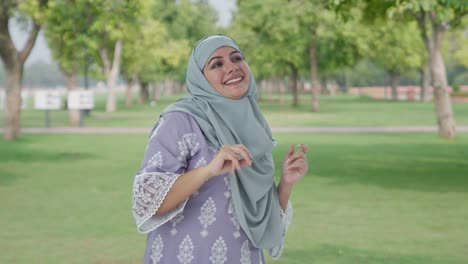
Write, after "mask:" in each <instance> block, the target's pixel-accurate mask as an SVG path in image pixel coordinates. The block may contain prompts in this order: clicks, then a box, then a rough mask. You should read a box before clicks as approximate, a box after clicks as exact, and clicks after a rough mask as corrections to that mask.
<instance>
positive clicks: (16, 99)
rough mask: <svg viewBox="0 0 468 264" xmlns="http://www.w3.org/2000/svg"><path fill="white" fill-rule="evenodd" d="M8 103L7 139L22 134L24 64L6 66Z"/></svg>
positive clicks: (6, 112)
mask: <svg viewBox="0 0 468 264" xmlns="http://www.w3.org/2000/svg"><path fill="white" fill-rule="evenodd" d="M5 68H6V73H7V76H6V94H5V96H6V105H5V109H4V110H5V113H4V121H3V126H4V131H5V134H4V137H5V140H8V141H9V140H13V139H16V138H18V137H19V136H20V121H21V120H20V119H21V80H22V75H23V66H22V65H18V64H16V63H15V64H13V65H9V66H6V65H5Z"/></svg>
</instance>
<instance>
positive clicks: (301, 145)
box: [297, 144, 309, 153]
mask: <svg viewBox="0 0 468 264" xmlns="http://www.w3.org/2000/svg"><path fill="white" fill-rule="evenodd" d="M297 146H298V147H299V151H301V152H304V153H307V151H309V147H308V146H307V145H306V144H298V145H297Z"/></svg>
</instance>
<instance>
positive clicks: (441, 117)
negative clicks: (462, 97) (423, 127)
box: [329, 0, 468, 139]
mask: <svg viewBox="0 0 468 264" xmlns="http://www.w3.org/2000/svg"><path fill="white" fill-rule="evenodd" d="M329 3H330V5H331V6H332V7H333V8H334V9H335V10H336V11H338V12H339V13H342V14H343V13H344V14H346V13H348V12H349V10H350V9H351V8H353V7H355V6H359V7H361V6H363V12H364V13H365V14H366V15H367V16H368V17H371V18H372V17H384V16H388V17H389V18H404V19H413V20H415V21H416V22H417V23H418V27H419V29H420V32H421V36H422V39H423V41H424V44H425V47H426V50H427V52H428V55H429V64H430V70H431V76H432V85H433V87H434V104H435V108H436V115H437V124H438V130H439V135H440V136H441V137H444V138H448V139H452V138H454V137H455V133H456V132H455V119H454V117H453V110H452V102H451V99H450V96H449V92H448V89H447V76H446V68H445V64H444V60H443V57H442V52H441V50H442V42H443V39H444V34H445V32H446V31H447V30H448V29H450V28H455V27H457V26H458V25H459V24H460V21H461V20H462V19H463V17H464V16H466V15H467V14H468V2H466V1H456V0H387V1H380V0H370V1H359V0H353V1H344V0H329Z"/></svg>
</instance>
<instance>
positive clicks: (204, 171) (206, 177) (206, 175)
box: [197, 165, 214, 182]
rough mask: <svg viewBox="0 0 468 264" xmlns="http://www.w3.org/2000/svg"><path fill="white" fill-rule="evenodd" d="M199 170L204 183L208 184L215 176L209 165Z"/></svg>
mask: <svg viewBox="0 0 468 264" xmlns="http://www.w3.org/2000/svg"><path fill="white" fill-rule="evenodd" d="M197 169H198V170H199V173H198V174H199V175H200V176H201V177H202V179H203V181H204V182H206V181H208V180H209V179H211V178H212V177H213V176H214V175H213V173H211V170H210V168H209V167H208V165H203V166H200V167H198V168H197Z"/></svg>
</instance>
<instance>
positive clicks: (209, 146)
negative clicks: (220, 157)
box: [208, 144, 218, 154]
mask: <svg viewBox="0 0 468 264" xmlns="http://www.w3.org/2000/svg"><path fill="white" fill-rule="evenodd" d="M208 149H209V150H210V151H211V152H212V153H214V154H216V153H218V149H217V148H215V147H214V146H212V145H210V144H209V145H208Z"/></svg>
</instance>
